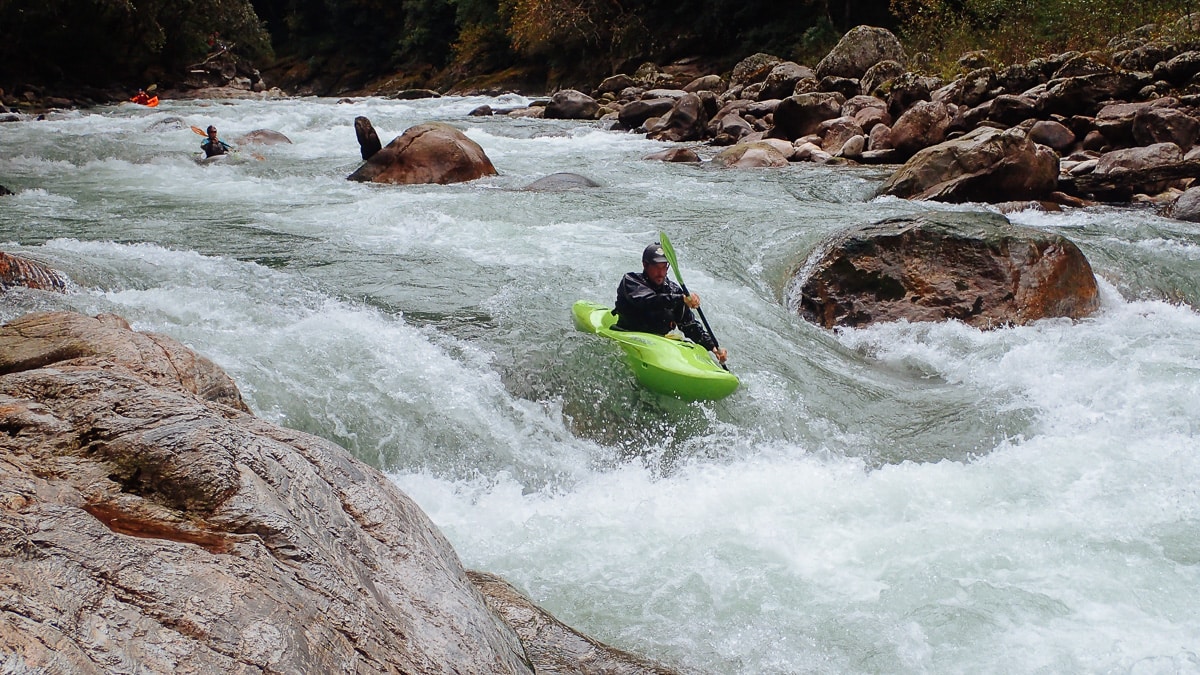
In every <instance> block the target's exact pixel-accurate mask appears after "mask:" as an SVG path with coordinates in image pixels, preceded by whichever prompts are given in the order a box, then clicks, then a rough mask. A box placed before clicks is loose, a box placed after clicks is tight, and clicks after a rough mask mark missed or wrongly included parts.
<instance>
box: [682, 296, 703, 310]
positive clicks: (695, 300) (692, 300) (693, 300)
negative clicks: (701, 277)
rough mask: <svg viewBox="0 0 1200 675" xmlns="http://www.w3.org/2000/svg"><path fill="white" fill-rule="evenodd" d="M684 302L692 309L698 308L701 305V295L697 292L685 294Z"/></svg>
mask: <svg viewBox="0 0 1200 675" xmlns="http://www.w3.org/2000/svg"><path fill="white" fill-rule="evenodd" d="M683 304H685V305H687V306H688V307H690V308H691V309H696V308H697V307H699V306H700V296H698V295H696V294H695V293H692V294H691V295H685V296H683Z"/></svg>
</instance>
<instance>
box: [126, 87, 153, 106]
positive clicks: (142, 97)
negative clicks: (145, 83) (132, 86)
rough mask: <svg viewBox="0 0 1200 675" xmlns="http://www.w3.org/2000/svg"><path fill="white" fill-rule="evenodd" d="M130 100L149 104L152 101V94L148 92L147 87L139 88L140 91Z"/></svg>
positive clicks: (140, 103)
mask: <svg viewBox="0 0 1200 675" xmlns="http://www.w3.org/2000/svg"><path fill="white" fill-rule="evenodd" d="M129 100H130V101H133V102H134V103H137V104H139V105H147V104H149V103H150V94H147V93H146V90H145V89H138V93H136V94H134V95H133V98H131V99H129Z"/></svg>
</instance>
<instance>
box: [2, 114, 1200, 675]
mask: <svg viewBox="0 0 1200 675" xmlns="http://www.w3.org/2000/svg"><path fill="white" fill-rule="evenodd" d="M526 102H527V101H526V99H523V98H520V97H513V96H510V97H501V98H499V99H495V98H443V99H436V100H425V101H392V100H386V99H376V98H366V99H359V100H357V101H356V102H354V103H350V104H345V103H343V104H338V103H336V102H335V100H333V99H319V98H302V99H289V100H280V101H235V102H229V101H164V102H163V103H162V104H161V105H160V106H159V107H158V108H156V109H147V108H141V107H137V106H133V105H131V104H123V105H121V106H115V107H109V108H100V109H94V110H88V111H81V112H69V113H58V114H52V115H51V116H50V119H48V120H46V121H36V122H35V121H22V122H16V123H9V124H3V125H0V184H3V185H5V186H6V187H8V188H9V189H11V190H13V191H14V192H15V193H16V194H14V195H10V196H6V197H0V249H3V250H5V251H7V252H9V253H14V254H18V255H24V256H27V257H31V258H35V259H37V260H40V261H43V262H46V263H48V264H49V265H51V266H52V267H54V268H56V269H58V270H61V271H63V272H64V273H66V274H67V275H68V276H70V278H71V279H72V280H73V282H74V283H73V287H72V288H71V290H70V292H69V293H68V294H66V295H59V294H52V293H45V292H40V291H30V290H25V289H18V290H14V291H10V292H8V293H5V294H3V295H0V319H2V320H4V321H7V320H10V319H12V318H15V317H17V316H20V315H22V314H24V313H26V312H30V311H36V310H58V309H69V310H75V311H79V312H83V313H86V314H98V313H102V312H112V313H116V314H119V315H121V316H124V317H125V318H126V319H128V320H129V321H130V323H132V324H133V326H134V327H135V328H136V329H138V330H143V331H154V332H161V333H165V334H168V335H171V336H173V337H175V338H177V339H179V340H180V341H182V342H183V343H185V344H187V345H189V346H190V347H192V348H193V349H195V350H196V351H198V352H200V353H202V354H204V355H206V356H208V357H209V358H211V359H212V360H213V361H215V362H216V363H217V364H218V365H220V366H221V367H222V368H224V369H225V370H226V371H227V372H228V373H229V374H230V376H232V377H233V379H234V380H235V381H236V382H237V383H238V385H239V387H240V388H241V390H242V393H243V395H244V396H245V398H246V402H247V403H248V404H249V405H250V407H251V408H252V409H253V410H254V411H255V413H256V414H258V415H259V416H261V417H263V418H265V419H268V420H270V421H272V422H275V423H278V424H280V425H283V426H287V427H291V428H295V429H300V430H303V431H306V432H310V433H313V434H317V435H319V436H323V437H326V438H329V439H331V440H333V441H335V442H337V443H339V444H341V445H343V446H344V447H346V448H347V449H348V450H349V451H350V452H352V453H353V454H354V455H355V456H357V457H358V458H360V459H362V460H364V461H366V462H368V463H370V464H372V465H375V466H377V467H379V468H380V469H382V470H383V471H384V472H386V473H387V475H388V476H390V477H391V478H392V479H393V480H394V481H395V482H396V484H397V485H399V486H400V488H402V489H403V490H404V491H405V492H406V493H407V494H409V495H410V496H412V497H413V498H414V499H415V500H416V501H417V502H418V503H419V504H420V506H421V507H422V508H423V509H424V510H425V511H426V513H428V514H429V515H430V517H431V518H432V519H433V520H434V521H435V522H436V523H437V524H438V526H439V527H441V529H442V530H443V531H444V532H445V533H446V535H447V536H448V537H449V539H450V540H451V541H452V543H453V544H454V546H455V548H456V550H457V551H458V553H459V555H460V556H461V557H462V559H463V562H464V564H465V565H466V566H467V567H469V568H473V569H481V570H486V571H490V572H494V573H497V574H500V575H502V576H503V577H505V578H506V579H508V580H509V581H511V582H512V583H514V584H515V585H516V586H517V587H519V588H520V589H521V590H522V591H524V592H525V593H527V594H528V595H529V596H530V597H532V598H533V600H534V601H535V602H537V603H539V604H540V605H542V606H543V607H545V608H546V609H547V610H549V611H551V612H553V613H554V614H555V615H556V616H557V617H558V618H560V619H561V620H562V621H564V622H566V623H567V624H569V625H571V626H573V627H575V628H577V629H579V630H581V631H583V632H585V633H587V634H589V635H592V636H594V637H596V638H598V639H600V640H603V641H605V642H607V643H609V644H612V645H614V646H617V647H620V648H622V649H626V650H630V651H633V652H636V653H640V654H644V655H646V656H649V657H651V658H654V659H656V660H658V661H660V662H662V663H665V664H668V665H670V666H673V667H675V668H678V669H680V670H682V671H686V672H690V673H712V674H732V673H754V674H759V673H772V674H775V673H778V674H782V673H1015V672H1020V673H1075V672H1081V673H1082V672H1086V673H1100V672H1104V673H1108V672H1114V673H1139V674H1142V673H1145V674H1149V673H1194V672H1200V494H1198V490H1200V421H1198V419H1200V416H1198V412H1200V313H1198V312H1197V309H1196V308H1197V307H1200V225H1196V224H1193V223H1186V222H1181V221H1175V220H1170V219H1166V218H1162V217H1159V216H1157V215H1156V214H1155V213H1154V211H1153V210H1150V209H1148V208H1116V207H1092V208H1087V209H1080V210H1069V211H1066V212H1063V213H1037V212H1027V213H1020V214H1016V215H1012V216H1010V218H1011V219H1012V220H1013V221H1014V222H1017V223H1019V224H1021V225H1026V226H1031V227H1036V228H1043V229H1047V230H1052V231H1055V232H1058V233H1061V234H1063V235H1065V236H1066V237H1068V238H1070V239H1071V240H1072V241H1074V242H1075V243H1076V244H1078V245H1079V246H1080V248H1081V249H1082V250H1083V252H1084V254H1085V255H1086V256H1087V257H1088V259H1089V260H1090V261H1091V263H1092V266H1093V268H1094V270H1095V272H1096V274H1097V277H1098V279H1099V281H1100V285H1101V296H1102V306H1101V309H1100V310H1099V312H1098V313H1097V314H1095V315H1094V316H1093V317H1091V318H1089V319H1087V320H1084V321H1079V322H1071V321H1067V320H1047V321H1041V322H1038V323H1036V324H1034V325H1031V326H1026V327H1020V328H1008V329H1002V330H995V331H990V332H981V331H978V330H975V329H973V328H969V327H966V326H964V325H961V324H957V323H943V324H908V323H898V324H890V325H880V326H875V327H871V328H866V329H859V330H846V331H841V332H831V331H826V330H823V329H820V328H818V327H816V326H813V325H811V324H808V323H806V322H804V321H803V320H801V319H799V318H798V317H797V316H796V315H795V314H794V313H793V312H792V311H790V310H789V309H788V306H789V303H790V298H789V297H788V293H789V291H788V282H789V279H790V277H791V275H792V273H793V272H794V271H795V270H796V268H797V267H798V266H799V265H800V264H801V263H802V261H803V259H804V257H805V255H806V254H807V253H808V252H809V251H810V250H811V249H812V248H813V247H814V246H816V245H817V244H818V243H819V242H820V241H821V240H822V239H824V238H825V237H826V236H828V235H829V234H831V233H834V232H837V231H839V230H842V229H844V228H846V227H850V226H853V225H858V224H862V223H866V222H871V221H875V220H879V219H882V218H885V217H889V216H896V215H905V214H916V213H921V212H926V211H930V210H944V211H947V210H953V211H961V212H968V213H969V212H977V211H982V210H984V209H985V208H986V207H985V206H983V205H944V204H932V203H912V202H906V201H900V200H894V199H874V198H873V193H874V190H875V189H876V188H877V187H878V186H879V185H880V184H881V183H882V181H883V180H884V179H885V178H886V176H887V172H886V170H882V169H879V168H862V167H858V168H830V167H820V166H813V165H793V166H790V167H788V168H785V169H781V170H775V169H773V170H741V171H736V170H718V169H713V168H711V167H708V166H696V165H681V164H669V163H663V162H655V161H642V160H641V158H642V157H643V156H645V155H647V154H649V153H651V152H654V151H656V150H660V149H662V148H663V147H665V146H664V145H663V144H659V143H655V142H653V141H648V140H646V139H645V138H643V137H642V136H639V135H633V134H626V133H618V132H610V131H607V130H605V129H604V128H603V127H602V126H601V125H599V124H595V123H580V122H566V121H553V120H531V119H509V118H506V117H498V118H479V117H468V116H467V113H468V112H469V111H470V110H472V109H473V108H475V107H477V106H479V105H482V104H484V103H488V104H490V105H492V106H493V107H512V106H515V105H521V104H524V103H526ZM357 115H366V116H367V117H369V118H370V119H371V121H372V122H373V123H374V126H375V128H376V129H377V130H378V131H379V135H380V137H381V139H382V140H383V141H384V142H385V143H386V142H387V141H388V140H390V139H391V138H393V137H395V136H397V135H399V134H400V133H401V132H403V130H404V129H406V128H408V127H410V126H412V125H414V124H417V123H421V122H426V121H447V122H450V123H451V124H454V125H455V126H457V127H459V128H461V129H463V130H464V131H465V132H466V134H467V135H468V136H469V137H470V138H471V139H473V140H474V141H476V142H477V143H479V144H480V146H482V147H483V149H484V151H485V152H486V153H487V155H488V156H489V157H490V158H491V160H492V162H493V163H494V164H495V166H496V168H497V170H498V171H499V175H498V176H495V177H491V178H486V179H483V180H478V181H474V182H470V183H465V184H457V185H446V186H439V185H424V186H379V185H365V184H358V183H351V182H349V181H347V180H345V177H346V175H347V174H349V173H350V172H351V171H353V170H354V169H355V168H356V167H357V166H358V165H359V163H360V159H359V154H358V152H359V151H358V145H357V143H356V141H355V134H354V129H353V126H352V125H353V120H354V117H355V116H357ZM171 117H180V118H182V120H183V124H184V125H185V126H182V127H180V126H179V125H178V124H172V123H171V122H170V120H169V118H171ZM208 124H215V125H217V127H218V128H219V129H220V132H221V137H222V138H223V139H225V140H233V139H235V138H236V137H237V136H239V135H240V134H243V133H246V132H249V131H252V130H254V129H261V128H266V129H274V130H277V131H280V132H282V133H284V134H286V135H287V136H288V137H290V138H291V139H292V141H294V143H293V144H292V145H278V146H270V147H262V146H257V147H253V148H251V147H247V148H243V149H242V151H241V152H239V153H237V154H236V155H235V156H234V157H232V158H230V159H228V160H224V161H221V162H218V163H216V164H213V165H208V166H203V165H200V164H198V163H197V162H196V161H194V158H195V157H196V155H197V153H198V152H199V142H200V140H201V139H200V137H199V136H196V135H194V134H193V133H192V132H191V131H190V130H189V129H188V128H187V126H186V125H199V126H201V127H205V126H207V125H208ZM254 154H258V155H260V156H262V157H263V159H261V160H259V159H257V158H256V157H255V156H254ZM559 171H569V172H576V173H580V174H584V175H586V176H588V177H590V178H592V179H593V180H595V181H597V182H599V183H600V184H601V187H600V188H595V189H590V190H575V191H569V192H528V191H520V190H519V189H518V188H520V187H522V186H524V185H527V184H529V183H531V182H532V181H534V180H536V179H538V178H541V177H543V176H545V175H548V174H550V173H554V172H559ZM660 230H663V231H666V232H667V233H668V234H669V235H670V237H671V240H672V242H673V243H674V245H675V249H676V251H677V252H678V255H679V262H680V266H681V270H682V272H683V274H684V280H685V281H687V283H688V286H689V287H690V288H691V289H692V290H694V291H696V292H698V293H699V294H700V296H701V297H702V299H703V307H704V309H705V311H706V314H707V316H708V319H709V321H710V323H711V324H712V327H713V329H714V332H715V333H716V334H717V337H718V338H719V339H720V341H721V344H722V346H725V347H727V348H728V349H729V353H730V357H729V365H730V367H731V369H732V370H733V371H734V372H736V373H737V374H738V375H739V376H740V377H741V381H742V386H741V388H740V389H739V390H738V391H737V392H735V393H734V394H733V395H732V396H730V397H728V398H726V399H724V400H721V401H717V402H684V401H680V400H676V399H673V398H668V397H663V396H660V395H656V394H653V393H650V392H648V391H645V390H643V389H641V388H639V387H638V386H637V385H636V383H635V381H634V380H633V378H632V376H631V375H630V373H629V371H628V370H627V369H626V368H625V367H624V366H623V365H622V363H621V361H620V355H619V352H618V350H617V349H616V347H615V346H614V345H613V344H611V343H608V342H607V341H604V340H601V339H599V338H596V337H594V336H588V335H585V334H583V333H580V332H577V331H574V330H573V329H572V327H571V320H570V313H569V310H570V306H571V304H572V303H573V302H574V301H575V300H577V299H589V300H595V301H599V302H611V301H612V299H613V298H614V296H615V289H616V285H617V281H618V280H619V278H620V276H621V274H622V273H624V272H626V271H630V270H636V269H639V268H640V262H639V260H640V258H639V256H640V252H641V250H642V248H643V247H644V246H646V244H648V243H650V242H652V241H654V240H655V239H656V238H657V232H658V231H660Z"/></svg>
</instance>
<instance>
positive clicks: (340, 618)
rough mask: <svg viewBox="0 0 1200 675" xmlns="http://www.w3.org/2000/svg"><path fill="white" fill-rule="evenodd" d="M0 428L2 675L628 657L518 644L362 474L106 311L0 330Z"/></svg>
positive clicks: (346, 668)
mask: <svg viewBox="0 0 1200 675" xmlns="http://www.w3.org/2000/svg"><path fill="white" fill-rule="evenodd" d="M0 425H2V426H3V428H4V429H5V433H4V434H0V457H3V461H0V576H3V577H4V579H5V610H4V612H0V633H3V642H4V646H5V652H6V653H7V654H8V657H7V659H6V660H5V664H6V665H7V666H8V667H9V668H14V667H15V668H17V669H18V670H21V671H24V670H30V671H38V672H41V671H43V670H46V671H53V672H93V671H95V672H99V671H102V670H108V669H109V668H110V667H111V665H112V664H113V663H122V664H126V666H127V667H129V668H133V669H134V670H138V671H142V670H144V671H146V672H164V673H165V672H176V671H183V670H186V671H188V672H195V673H212V674H214V675H217V674H220V675H225V674H226V673H230V672H242V671H244V670H246V669H252V670H255V671H256V672H258V671H261V672H297V673H299V672H305V673H318V672H406V673H411V674H413V675H421V674H425V673H429V674H432V673H439V674H440V673H446V672H451V671H455V672H470V673H523V674H532V673H533V672H535V663H540V662H549V661H553V662H555V663H560V664H564V667H565V668H566V671H570V672H585V671H586V670H587V668H588V664H589V663H595V662H596V661H595V659H599V660H600V661H601V662H603V663H608V664H626V665H628V664H642V663H645V662H644V660H641V659H637V658H636V657H632V656H631V655H628V654H625V653H624V652H620V651H619V650H615V649H612V648H610V647H607V646H604V645H602V644H601V643H598V642H595V641H592V640H590V639H587V638H584V637H583V636H579V635H578V634H575V635H576V637H574V638H572V640H573V641H578V640H586V642H587V644H588V645H590V649H589V651H587V652H586V653H584V652H579V651H575V650H573V649H568V648H566V647H564V646H563V645H571V644H577V642H564V643H561V644H560V643H557V642H555V641H552V640H546V639H544V638H545V636H540V635H538V636H525V637H522V635H521V634H520V632H519V630H517V629H516V627H514V626H512V625H510V624H509V623H507V622H506V621H505V620H504V619H502V618H501V616H500V614H498V613H497V610H495V609H493V608H492V606H490V605H489V604H488V601H487V600H485V598H484V595H483V594H482V593H481V591H480V589H479V587H478V586H477V585H476V582H475V581H473V580H472V579H471V578H470V577H469V576H468V573H467V571H466V570H465V569H463V567H462V564H461V562H460V561H459V559H458V557H457V555H456V554H455V552H454V550H453V549H452V548H451V547H450V544H449V543H448V542H447V541H446V539H445V538H444V537H443V536H442V534H441V533H440V532H439V531H438V529H437V527H436V526H434V524H433V523H432V522H431V521H430V520H429V519H428V517H427V516H425V514H424V513H423V512H422V511H421V510H420V509H419V508H418V507H417V506H416V504H415V503H413V502H412V501H411V500H410V499H409V498H408V497H407V496H405V495H404V494H403V493H402V492H400V490H399V489H397V488H396V486H395V485H394V484H393V483H391V481H389V480H388V479H387V478H386V477H385V476H383V475H382V474H381V473H380V472H378V471H376V470H375V469H373V468H371V467H369V466H367V465H365V464H363V463H362V462H359V461H358V460H356V459H354V458H353V457H351V456H350V455H349V453H347V452H346V451H345V450H344V449H342V448H340V447H338V446H337V445H335V444H333V443H331V442H329V441H326V440H324V439H320V438H317V437H315V436H311V435H308V434H305V433H302V432H296V431H292V430H288V429H283V428H280V427H277V426H275V425H272V424H269V423H267V422H265V421H263V420H260V419H258V418H256V417H254V416H253V415H252V414H251V413H250V412H249V410H248V409H247V408H246V406H245V404H244V402H242V399H241V395H240V393H239V391H238V389H237V386H236V385H235V384H234V383H233V381H232V380H231V379H230V378H229V377H228V376H227V375H226V374H225V373H224V372H223V371H222V370H221V369H220V368H219V367H217V366H216V365H215V364H213V363H212V362H211V361H208V360H207V359H205V358H203V357H201V356H199V355H197V354H195V353H194V352H192V351H191V350H190V349H188V348H187V347H185V346H184V345H182V344H180V343H179V342H177V341H175V340H174V339H172V338H169V337H166V336H162V335H155V334H148V333H139V332H135V331H133V330H132V329H131V328H130V326H129V324H128V323H127V322H125V320H124V319H122V318H120V317H117V316H115V315H101V316H99V317H86V316H83V315H80V314H75V313H72V312H51V313H35V314H27V315H25V316H22V317H20V318H18V319H16V320H14V321H11V322H9V323H7V324H5V325H3V326H0ZM487 578H488V579H489V580H493V579H495V578H494V577H491V576H488V577H487ZM489 583H492V582H491V581H489ZM521 630H523V628H522V629H521ZM568 630H569V629H568ZM572 632H573V631H572ZM523 640H524V642H523ZM526 642H527V643H528V646H527V645H526ZM530 654H537V657H536V658H537V659H539V660H535V659H534V658H531V656H530ZM622 667H624V666H622ZM611 672H618V670H614V671H611ZM620 672H639V671H632V670H622V671H620ZM645 672H651V671H645ZM654 672H664V673H665V672H669V671H666V670H662V671H654Z"/></svg>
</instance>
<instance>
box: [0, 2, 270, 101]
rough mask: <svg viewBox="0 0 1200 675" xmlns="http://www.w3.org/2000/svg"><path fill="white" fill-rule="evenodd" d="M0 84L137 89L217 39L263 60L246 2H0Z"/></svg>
mask: <svg viewBox="0 0 1200 675" xmlns="http://www.w3.org/2000/svg"><path fill="white" fill-rule="evenodd" d="M0 25H3V26H4V33H5V39H4V40H2V41H0V82H8V83H16V81H17V79H18V78H20V79H22V80H32V81H47V80H50V81H55V80H66V81H68V82H75V83H86V84H107V83H114V82H130V81H138V80H139V79H141V78H142V77H143V76H144V75H145V74H146V73H147V72H148V71H150V70H152V69H158V70H162V69H167V70H181V69H183V68H184V67H186V65H187V64H188V63H192V62H195V61H198V60H199V59H202V58H203V57H204V54H205V53H206V52H207V51H208V49H209V47H208V44H207V37H208V35H209V34H210V33H212V32H213V31H220V33H221V36H222V39H223V40H224V41H226V43H228V44H230V45H232V46H233V47H232V48H233V50H234V51H235V52H237V53H239V54H241V55H243V56H245V57H247V58H250V59H261V58H264V57H268V56H270V54H271V47H270V42H269V40H268V36H267V33H266V31H265V30H263V27H262V25H261V23H260V22H259V20H258V16H257V15H256V14H255V13H254V9H253V8H252V7H251V5H250V4H249V2H248V1H247V0H186V1H184V0H138V2H136V3H134V2H131V1H129V0H0Z"/></svg>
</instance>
